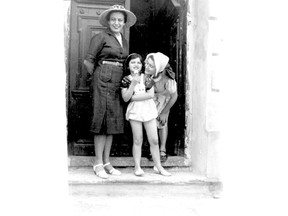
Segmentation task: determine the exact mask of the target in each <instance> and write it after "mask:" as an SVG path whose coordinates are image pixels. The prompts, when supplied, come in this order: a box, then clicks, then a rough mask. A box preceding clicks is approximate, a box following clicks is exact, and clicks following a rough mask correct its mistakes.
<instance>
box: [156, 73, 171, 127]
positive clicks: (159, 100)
mask: <svg viewBox="0 0 288 216" xmlns="http://www.w3.org/2000/svg"><path fill="white" fill-rule="evenodd" d="M169 82H175V80H172V79H171V78H169V77H168V76H166V75H164V74H163V75H162V78H161V79H160V80H159V81H157V82H155V84H154V89H155V95H154V102H155V104H156V107H157V111H158V114H159V115H160V113H161V112H162V110H163V109H164V108H165V106H166V105H167V103H168V102H169V100H170V98H171V96H170V93H169V91H168V88H167V86H168V83H169ZM168 115H169V113H168ZM166 126H167V122H166V124H165V125H160V123H159V122H158V121H157V127H158V128H159V129H161V128H163V127H166Z"/></svg>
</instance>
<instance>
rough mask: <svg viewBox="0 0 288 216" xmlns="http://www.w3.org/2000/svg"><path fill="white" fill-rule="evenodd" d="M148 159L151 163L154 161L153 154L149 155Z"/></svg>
mask: <svg viewBox="0 0 288 216" xmlns="http://www.w3.org/2000/svg"><path fill="white" fill-rule="evenodd" d="M147 159H148V160H149V161H153V158H152V155H151V153H149V155H148V156H147Z"/></svg>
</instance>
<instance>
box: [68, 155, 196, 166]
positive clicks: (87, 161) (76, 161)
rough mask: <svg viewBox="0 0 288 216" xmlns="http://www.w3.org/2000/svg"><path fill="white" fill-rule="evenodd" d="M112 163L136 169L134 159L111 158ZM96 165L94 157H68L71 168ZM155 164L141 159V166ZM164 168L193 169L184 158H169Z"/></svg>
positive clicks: (163, 164)
mask: <svg viewBox="0 0 288 216" xmlns="http://www.w3.org/2000/svg"><path fill="white" fill-rule="evenodd" d="M110 162H111V164H112V165H113V166H115V167H134V161H133V157H110ZM93 163H94V157H93V156H68V166H69V167H91V166H92V165H93ZM153 165H154V163H153V162H151V161H149V160H148V159H147V158H144V157H142V158H141V166H143V167H153ZM162 166H163V167H187V168H189V167H191V165H189V163H188V160H187V159H185V158H184V157H183V156H169V157H168V160H167V161H166V162H164V163H162Z"/></svg>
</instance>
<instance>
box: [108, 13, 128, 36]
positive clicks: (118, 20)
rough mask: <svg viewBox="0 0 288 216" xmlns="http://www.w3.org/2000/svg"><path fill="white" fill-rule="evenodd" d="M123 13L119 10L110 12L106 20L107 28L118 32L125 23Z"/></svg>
mask: <svg viewBox="0 0 288 216" xmlns="http://www.w3.org/2000/svg"><path fill="white" fill-rule="evenodd" d="M124 21H125V19H124V14H123V13H121V12H113V13H111V14H110V18H109V21H108V24H109V28H110V29H111V31H112V32H114V33H120V32H121V31H122V29H123V27H124V25H125V23H124Z"/></svg>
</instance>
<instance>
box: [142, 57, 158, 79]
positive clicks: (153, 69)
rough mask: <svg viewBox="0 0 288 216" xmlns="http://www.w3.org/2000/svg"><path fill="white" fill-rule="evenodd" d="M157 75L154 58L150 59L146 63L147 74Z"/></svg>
mask: <svg viewBox="0 0 288 216" xmlns="http://www.w3.org/2000/svg"><path fill="white" fill-rule="evenodd" d="M155 73H156V67H155V63H154V61H153V60H152V58H148V59H147V60H146V62H145V74H149V75H154V74H155Z"/></svg>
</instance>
